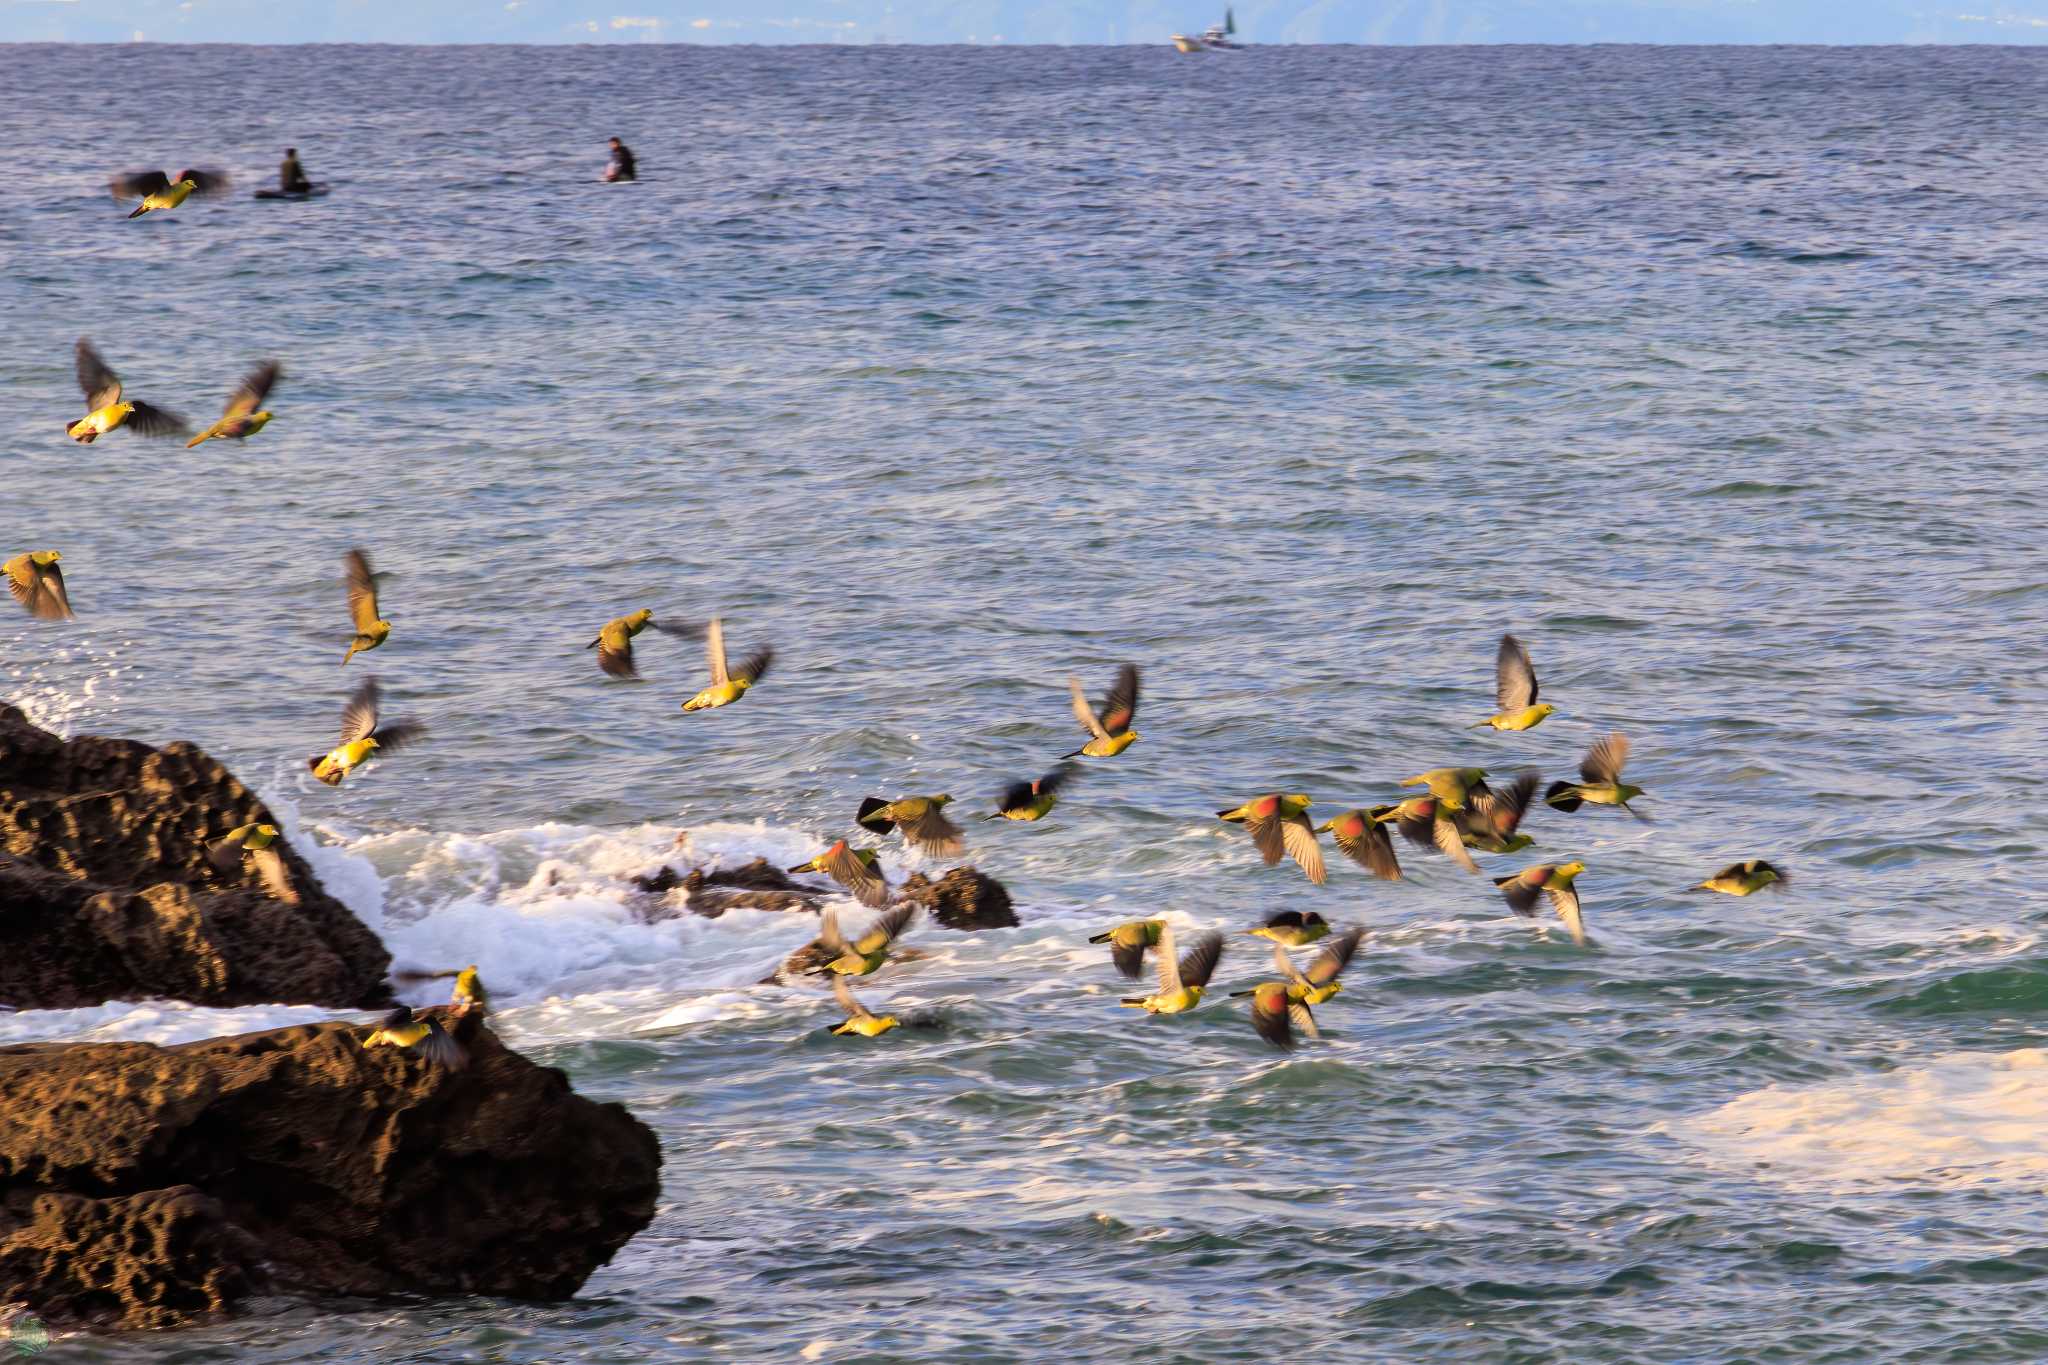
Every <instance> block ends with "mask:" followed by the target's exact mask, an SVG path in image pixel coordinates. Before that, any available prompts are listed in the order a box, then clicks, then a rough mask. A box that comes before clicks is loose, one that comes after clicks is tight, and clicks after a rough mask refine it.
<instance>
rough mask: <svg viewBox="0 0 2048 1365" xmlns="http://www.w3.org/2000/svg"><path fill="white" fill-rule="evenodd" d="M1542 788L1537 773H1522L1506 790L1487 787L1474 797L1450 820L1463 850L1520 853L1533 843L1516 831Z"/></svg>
mask: <svg viewBox="0 0 2048 1365" xmlns="http://www.w3.org/2000/svg"><path fill="white" fill-rule="evenodd" d="M1541 785H1543V779H1542V778H1541V777H1539V776H1538V775H1537V774H1535V773H1523V774H1522V775H1521V776H1520V777H1517V778H1516V779H1515V780H1514V783H1513V785H1511V786H1509V787H1508V788H1507V789H1506V790H1505V791H1494V790H1493V789H1491V788H1488V789H1487V791H1486V793H1485V794H1484V795H1483V796H1475V797H1473V798H1472V800H1471V802H1470V804H1468V805H1467V806H1466V807H1465V809H1464V810H1461V811H1459V812H1458V813H1457V814H1456V815H1454V816H1452V817H1451V820H1452V823H1453V824H1455V825H1456V826H1457V830H1458V835H1459V837H1460V838H1461V839H1462V840H1463V841H1464V843H1465V845H1466V847H1468V848H1476V849H1478V850H1479V851H1480V852H1481V853H1519V852H1520V851H1521V850H1523V849H1525V848H1527V847H1529V846H1530V845H1531V844H1533V843H1535V842H1536V841H1535V840H1534V839H1531V838H1530V837H1529V836H1528V835H1526V834H1523V833H1520V832H1519V830H1520V826H1521V823H1522V817H1523V816H1524V815H1526V814H1528V812H1529V803H1530V802H1531V801H1533V800H1535V799H1536V788H1538V787H1540V786H1541Z"/></svg>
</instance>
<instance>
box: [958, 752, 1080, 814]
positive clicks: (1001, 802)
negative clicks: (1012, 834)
mask: <svg viewBox="0 0 2048 1365" xmlns="http://www.w3.org/2000/svg"><path fill="white" fill-rule="evenodd" d="M1077 771H1079V770H1078V769H1076V768H1075V766H1074V765H1073V764H1071V763H1062V764H1060V766H1059V767H1057V768H1054V769H1053V770H1052V771H1051V772H1049V773H1047V774H1046V775H1045V776H1043V777H1041V778H1039V779H1038V780H1037V781H1035V782H1012V783H1011V784H1010V785H1009V786H1007V787H1005V788H1003V794H1002V795H1001V796H1000V797H998V798H997V800H996V810H995V814H993V815H984V816H982V817H981V818H982V819H984V820H1043V819H1044V818H1045V817H1046V815H1047V814H1048V813H1049V812H1050V811H1051V810H1052V808H1053V807H1054V806H1056V805H1058V804H1059V800H1060V788H1061V787H1064V786H1066V785H1067V783H1069V782H1071V781H1073V780H1074V774H1075V773H1076V772H1077Z"/></svg>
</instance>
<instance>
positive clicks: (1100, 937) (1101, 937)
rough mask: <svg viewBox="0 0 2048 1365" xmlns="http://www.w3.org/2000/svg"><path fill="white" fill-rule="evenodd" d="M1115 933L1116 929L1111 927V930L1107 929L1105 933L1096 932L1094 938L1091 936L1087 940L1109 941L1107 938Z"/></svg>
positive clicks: (1091, 941)
mask: <svg viewBox="0 0 2048 1365" xmlns="http://www.w3.org/2000/svg"><path fill="white" fill-rule="evenodd" d="M1115 933H1116V930H1114V929H1112V930H1110V931H1109V933H1107V934H1097V935H1096V936H1095V937H1094V938H1091V939H1089V940H1088V941H1089V942H1090V943H1107V942H1109V940H1110V936H1111V935H1112V934H1115Z"/></svg>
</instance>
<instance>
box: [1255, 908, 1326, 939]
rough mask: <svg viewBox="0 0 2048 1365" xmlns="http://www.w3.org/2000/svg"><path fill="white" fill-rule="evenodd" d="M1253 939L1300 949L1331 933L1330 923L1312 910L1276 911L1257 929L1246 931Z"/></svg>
mask: <svg viewBox="0 0 2048 1365" xmlns="http://www.w3.org/2000/svg"><path fill="white" fill-rule="evenodd" d="M1245 932H1246V933H1247V934H1250V935H1251V936H1252V937H1253V938H1269V939H1271V940H1273V942H1274V943H1275V944H1284V945H1285V946H1287V947H1289V948H1300V947H1304V946H1306V945H1308V944H1311V943H1314V942H1315V941H1316V940H1317V939H1319V938H1321V937H1322V936H1323V935H1325V934H1327V933H1329V932H1330V922H1329V921H1328V920H1326V919H1324V918H1323V917H1322V916H1321V915H1319V914H1317V913H1316V912H1315V911H1313V910H1311V911H1309V912H1308V913H1307V914H1303V913H1302V912H1301V911H1299V910H1276V911H1274V912H1273V913H1272V914H1270V915H1268V916H1266V919H1265V922H1264V923H1263V924H1261V925H1259V927H1258V928H1256V929H1247V930H1245Z"/></svg>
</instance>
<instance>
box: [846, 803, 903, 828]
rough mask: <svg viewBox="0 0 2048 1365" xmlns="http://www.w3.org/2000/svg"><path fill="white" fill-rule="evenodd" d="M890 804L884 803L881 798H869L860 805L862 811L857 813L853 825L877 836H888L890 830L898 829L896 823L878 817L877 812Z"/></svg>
mask: <svg viewBox="0 0 2048 1365" xmlns="http://www.w3.org/2000/svg"><path fill="white" fill-rule="evenodd" d="M888 804H889V803H888V802H887V801H884V800H883V799H882V798H881V797H879V796H870V797H867V798H866V799H865V800H863V801H862V802H861V803H860V810H859V811H858V812H856V813H855V815H854V817H853V823H855V824H856V825H859V826H860V827H861V828H862V829H865V830H872V831H874V832H875V833H876V834H887V833H888V832H889V831H890V830H892V829H894V828H896V822H895V821H894V820H890V819H888V818H886V817H880V816H877V815H876V814H875V812H876V811H878V810H880V809H882V808H883V807H884V806H886V805H888Z"/></svg>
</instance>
